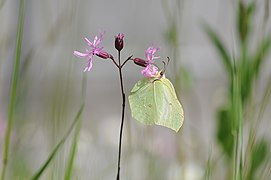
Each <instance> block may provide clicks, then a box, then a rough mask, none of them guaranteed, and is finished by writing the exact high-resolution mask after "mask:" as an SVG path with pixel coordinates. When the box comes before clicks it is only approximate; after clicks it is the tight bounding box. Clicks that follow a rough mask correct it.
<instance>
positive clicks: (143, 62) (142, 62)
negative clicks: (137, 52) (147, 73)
mask: <svg viewBox="0 0 271 180" xmlns="http://www.w3.org/2000/svg"><path fill="white" fill-rule="evenodd" d="M133 61H134V63H135V64H137V65H139V66H142V67H147V66H148V61H146V60H144V59H140V58H134V59H133Z"/></svg>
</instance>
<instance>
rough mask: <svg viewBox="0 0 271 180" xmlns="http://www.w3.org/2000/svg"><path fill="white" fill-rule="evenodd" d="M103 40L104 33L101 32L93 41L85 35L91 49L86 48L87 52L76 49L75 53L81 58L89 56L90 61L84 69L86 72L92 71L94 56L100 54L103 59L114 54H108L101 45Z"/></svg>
mask: <svg viewBox="0 0 271 180" xmlns="http://www.w3.org/2000/svg"><path fill="white" fill-rule="evenodd" d="M102 40H103V33H100V35H99V37H98V36H95V37H94V39H93V41H90V40H89V39H88V38H86V37H85V41H86V42H87V44H88V46H89V47H90V48H91V50H88V49H86V52H85V53H82V52H79V51H74V52H73V54H74V55H75V56H77V57H80V58H88V63H87V66H86V68H85V69H84V72H86V71H90V70H91V68H92V61H93V56H95V55H96V56H98V57H100V58H103V59H108V58H111V57H112V56H111V55H110V54H108V53H107V52H105V51H103V47H100V44H101V42H102Z"/></svg>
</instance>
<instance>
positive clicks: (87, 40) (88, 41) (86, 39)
mask: <svg viewBox="0 0 271 180" xmlns="http://www.w3.org/2000/svg"><path fill="white" fill-rule="evenodd" d="M84 39H85V41H86V42H87V44H88V45H89V46H92V42H91V41H90V40H89V39H88V38H86V37H85V38H84Z"/></svg>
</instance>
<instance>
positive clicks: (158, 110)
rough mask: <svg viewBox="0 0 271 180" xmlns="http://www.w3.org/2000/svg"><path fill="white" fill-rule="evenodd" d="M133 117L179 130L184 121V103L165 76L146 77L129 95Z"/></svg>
mask: <svg viewBox="0 0 271 180" xmlns="http://www.w3.org/2000/svg"><path fill="white" fill-rule="evenodd" d="M128 99H129V103H130V107H131V112H132V117H133V118H135V119H136V120H138V121H139V122H141V123H143V124H146V125H153V124H156V125H161V126H165V127H168V128H170V129H173V130H174V131H176V132H178V130H179V129H180V127H181V126H182V124H183V121H184V112H183V108H182V105H181V104H180V102H179V101H178V99H177V96H176V93H175V90H174V87H173V85H172V84H171V82H170V81H169V80H168V79H166V78H165V77H161V78H159V79H157V78H144V79H142V80H140V81H138V82H137V83H136V85H135V86H134V88H133V89H132V91H131V95H130V96H129V98H128Z"/></svg>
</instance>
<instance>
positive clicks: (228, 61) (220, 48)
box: [203, 24, 232, 74]
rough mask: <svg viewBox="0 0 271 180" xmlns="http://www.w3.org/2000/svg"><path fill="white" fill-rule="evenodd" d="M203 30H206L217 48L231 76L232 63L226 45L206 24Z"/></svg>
mask: <svg viewBox="0 0 271 180" xmlns="http://www.w3.org/2000/svg"><path fill="white" fill-rule="evenodd" d="M203 29H204V30H205V32H206V33H207V35H208V37H209V39H210V40H211V41H212V43H213V44H214V46H215V47H216V49H217V51H218V53H219V55H220V56H221V58H222V61H223V64H224V66H225V68H226V70H227V71H228V73H229V74H231V72H232V63H231V59H230V56H229V53H228V52H227V50H226V48H225V47H224V44H223V43H222V41H221V40H220V38H219V37H218V35H217V34H216V33H215V32H214V31H213V30H212V29H211V28H210V27H209V26H208V25H206V24H205V25H204V26H203Z"/></svg>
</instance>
